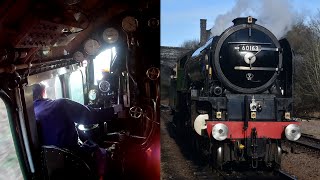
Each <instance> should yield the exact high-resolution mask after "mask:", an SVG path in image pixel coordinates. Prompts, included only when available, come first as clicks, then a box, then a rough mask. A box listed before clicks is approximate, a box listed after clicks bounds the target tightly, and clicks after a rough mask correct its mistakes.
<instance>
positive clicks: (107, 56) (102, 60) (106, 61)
mask: <svg viewBox="0 0 320 180" xmlns="http://www.w3.org/2000/svg"><path fill="white" fill-rule="evenodd" d="M115 56H116V48H115V47H113V48H110V49H106V50H105V51H103V52H101V53H100V54H99V55H98V56H96V58H95V59H93V68H94V84H95V85H97V84H98V81H99V80H101V79H102V77H103V75H102V73H103V72H110V66H111V64H112V63H113V62H112V60H113V59H114V57H115Z"/></svg>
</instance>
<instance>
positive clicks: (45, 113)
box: [33, 83, 122, 175]
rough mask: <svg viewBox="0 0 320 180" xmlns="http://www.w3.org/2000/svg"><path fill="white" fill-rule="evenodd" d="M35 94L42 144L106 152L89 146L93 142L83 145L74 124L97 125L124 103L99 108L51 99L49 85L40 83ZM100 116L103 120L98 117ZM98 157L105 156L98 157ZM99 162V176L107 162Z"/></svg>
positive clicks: (100, 152) (87, 152) (99, 152)
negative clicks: (79, 140) (102, 108)
mask: <svg viewBox="0 0 320 180" xmlns="http://www.w3.org/2000/svg"><path fill="white" fill-rule="evenodd" d="M33 97H34V98H33V99H34V112H35V118H36V121H37V123H38V124H39V126H40V131H41V135H40V136H41V137H40V138H41V141H42V145H54V146H57V147H60V148H67V149H70V150H72V151H76V152H79V153H82V154H83V153H86V154H92V152H96V153H95V154H98V155H99V154H100V155H102V156H103V154H105V153H106V152H105V150H104V149H101V148H98V146H97V145H95V146H94V147H95V148H90V147H91V145H92V144H91V145H90V144H87V145H86V144H84V145H80V144H79V143H78V139H79V135H78V132H77V129H76V127H75V123H79V124H84V125H87V124H97V123H99V121H103V120H104V119H110V118H111V117H113V116H114V115H115V114H116V113H118V112H120V111H122V105H116V106H114V107H113V108H109V109H105V110H100V111H96V110H94V109H90V108H88V107H86V106H84V105H82V104H79V103H77V102H75V101H72V100H70V99H66V98H61V99H57V100H52V99H48V98H46V86H45V85H44V84H41V83H40V84H35V85H34V86H33ZM101 117H103V118H101ZM99 118H100V119H102V120H99ZM97 159H98V160H102V159H105V158H102V159H101V157H97ZM97 163H98V164H99V165H98V169H100V170H99V175H103V172H102V171H103V170H102V169H104V163H105V162H103V161H100V162H97ZM101 166H102V167H101Z"/></svg>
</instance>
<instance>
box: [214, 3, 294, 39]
mask: <svg viewBox="0 0 320 180" xmlns="http://www.w3.org/2000/svg"><path fill="white" fill-rule="evenodd" d="M246 16H252V17H254V18H256V19H258V20H257V22H256V23H257V24H259V25H262V26H264V27H266V28H267V29H269V30H270V31H271V32H272V33H273V34H274V35H275V36H276V37H277V38H278V39H279V38H281V37H283V36H284V35H285V34H286V32H288V31H289V30H291V27H292V25H293V23H294V19H295V18H296V16H297V13H296V12H295V11H294V10H293V7H292V5H291V4H290V1H289V0H259V1H256V0H237V2H236V4H235V6H234V7H233V8H232V9H231V10H230V11H229V12H227V13H225V14H222V15H219V16H217V18H216V19H215V23H214V26H213V28H212V29H211V36H217V35H220V34H221V33H222V32H223V31H224V30H225V29H226V28H228V27H230V26H232V25H233V23H232V20H233V19H235V18H237V17H246Z"/></svg>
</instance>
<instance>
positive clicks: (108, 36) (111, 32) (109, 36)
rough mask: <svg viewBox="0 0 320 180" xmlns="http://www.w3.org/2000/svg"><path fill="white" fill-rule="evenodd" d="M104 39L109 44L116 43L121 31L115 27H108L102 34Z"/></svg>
mask: <svg viewBox="0 0 320 180" xmlns="http://www.w3.org/2000/svg"><path fill="white" fill-rule="evenodd" d="M102 37H103V40H104V41H105V42H107V43H109V44H112V43H115V42H117V41H118V39H119V32H118V30H116V29H115V28H112V27H111V28H107V29H105V30H104V31H103V34H102Z"/></svg>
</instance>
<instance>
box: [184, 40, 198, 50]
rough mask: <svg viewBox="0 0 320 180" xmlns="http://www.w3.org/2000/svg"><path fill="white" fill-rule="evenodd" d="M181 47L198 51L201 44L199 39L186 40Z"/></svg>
mask: <svg viewBox="0 0 320 180" xmlns="http://www.w3.org/2000/svg"><path fill="white" fill-rule="evenodd" d="M181 47H184V48H187V49H197V48H199V47H200V42H199V40H198V39H194V40H186V41H184V42H183V43H182V44H181Z"/></svg>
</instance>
